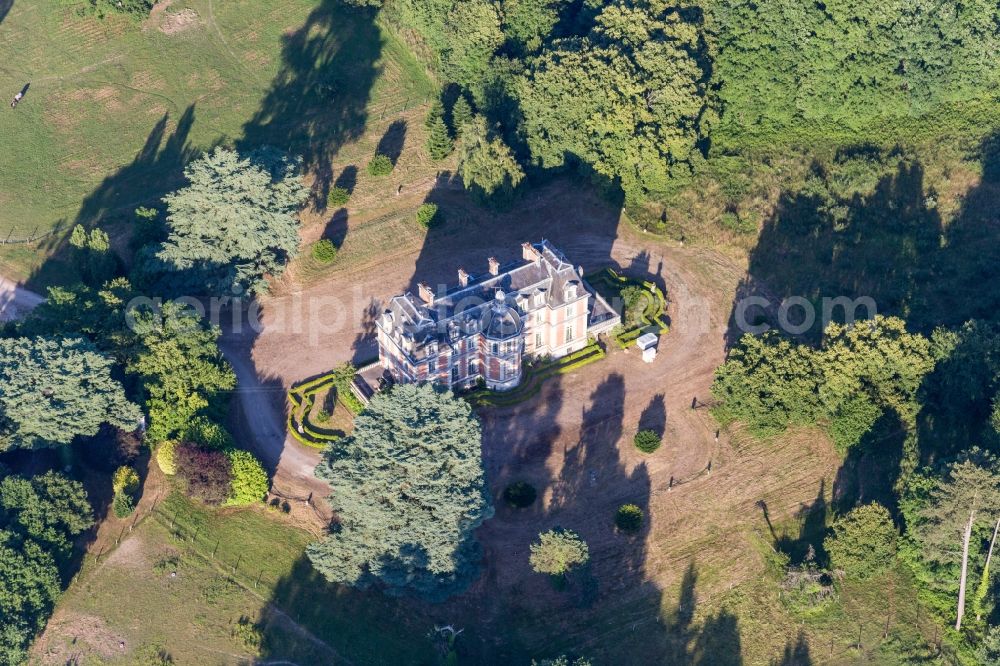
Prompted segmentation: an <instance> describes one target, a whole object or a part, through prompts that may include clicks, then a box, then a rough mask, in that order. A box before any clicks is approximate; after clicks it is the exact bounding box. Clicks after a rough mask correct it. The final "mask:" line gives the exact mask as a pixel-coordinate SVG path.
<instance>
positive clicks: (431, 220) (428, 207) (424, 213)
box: [417, 203, 438, 229]
mask: <svg viewBox="0 0 1000 666" xmlns="http://www.w3.org/2000/svg"><path fill="white" fill-rule="evenodd" d="M417 222H419V223H420V224H421V226H424V227H426V228H428V229H430V228H431V227H433V226H434V225H435V224H437V222H438V207H437V204H432V203H425V204H421V205H420V208H418V209H417Z"/></svg>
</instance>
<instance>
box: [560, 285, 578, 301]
mask: <svg viewBox="0 0 1000 666" xmlns="http://www.w3.org/2000/svg"><path fill="white" fill-rule="evenodd" d="M563 298H565V299H566V300H567V301H568V300H570V299H573V298H576V283H575V282H567V283H566V286H565V287H563Z"/></svg>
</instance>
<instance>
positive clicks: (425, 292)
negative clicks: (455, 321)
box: [417, 282, 434, 305]
mask: <svg viewBox="0 0 1000 666" xmlns="http://www.w3.org/2000/svg"><path fill="white" fill-rule="evenodd" d="M417 293H418V294H420V300H422V301H423V302H424V303H426V304H427V305H431V304H432V303H434V290H432V289H431V288H430V287H428V286H427V284H425V283H423V282H421V283H419V284H417Z"/></svg>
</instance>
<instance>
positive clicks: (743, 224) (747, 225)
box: [719, 211, 757, 235]
mask: <svg viewBox="0 0 1000 666" xmlns="http://www.w3.org/2000/svg"><path fill="white" fill-rule="evenodd" d="M719 224H720V225H721V226H722V228H723V229H728V230H729V231H732V232H733V233H737V234H741V235H749V234H752V233H755V232H756V231H757V223H756V222H755V221H754V220H753V219H752V218H750V217H741V216H740V215H738V214H736V213H733V212H731V211H730V212H726V213H723V214H722V217H720V218H719Z"/></svg>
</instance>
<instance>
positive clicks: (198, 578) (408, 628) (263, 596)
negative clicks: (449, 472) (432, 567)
mask: <svg viewBox="0 0 1000 666" xmlns="http://www.w3.org/2000/svg"><path fill="white" fill-rule="evenodd" d="M313 538H314V536H313V535H312V534H310V533H308V532H306V531H304V530H302V529H299V528H297V527H294V526H293V525H291V524H290V522H289V520H288V518H287V517H285V516H284V515H283V514H281V512H280V510H277V509H267V510H265V509H264V508H263V507H260V508H257V509H244V510H238V511H233V510H227V511H213V510H209V509H206V508H205V507H203V506H198V505H196V504H194V503H192V502H190V501H188V500H187V499H185V498H184V497H183V496H181V495H180V494H176V493H175V494H172V495H169V496H167V497H166V498H164V499H163V501H161V502H160V503H158V504H157V506H156V507H155V508H154V510H153V512H152V514H150V515H148V516H146V515H141V516H140V522H139V523H138V524H137V526H136V528H135V530H134V531H133V532H131V533H127V534H125V535H124V538H123V540H122V543H121V545H120V546H118V548H117V549H116V550H112V551H110V552H107V553H105V554H104V555H102V556H101V557H100V559H99V560H96V559H95V556H94V554H91V555H89V556H88V557H87V558H86V561H85V563H84V566H83V568H82V569H81V571H80V573H79V574H78V575H77V579H76V582H75V583H74V584H73V585H72V586H71V587H70V589H69V590H68V591H67V592H66V594H65V596H64V597H63V598H62V600H61V602H60V604H59V608H58V610H57V612H56V615H55V616H54V617H53V619H52V620H51V621H50V624H49V627H48V629H47V631H46V633H45V634H44V636H43V638H42V639H41V640H39V642H38V643H37V644H36V645H35V648H34V653H33V656H34V659H35V660H36V661H39V662H42V663H53V664H64V663H66V662H67V660H68V659H70V658H72V657H74V656H77V657H79V658H81V661H80V662H78V663H121V664H131V663H135V660H136V658H137V655H139V654H142V653H143V652H147V651H151V650H154V649H155V650H162V651H164V652H166V653H168V654H169V655H170V656H171V657H172V658H173V660H174V663H177V664H202V663H217V664H236V663H247V662H248V661H249V660H251V659H254V658H258V657H271V658H274V659H279V658H280V659H286V660H292V661H294V662H295V663H299V664H336V663H355V664H388V663H394V664H397V663H398V664H402V663H434V662H433V659H432V654H431V652H430V651H431V647H432V646H431V644H430V643H429V642H428V641H426V640H425V639H424V634H425V633H426V631H427V630H428V629H429V628H430V627H428V626H425V624H423V623H418V622H412V623H411V622H409V621H407V619H406V618H403V617H401V616H399V614H398V613H394V612H393V609H392V606H394V605H395V604H394V602H393V601H392V600H389V599H384V598H382V597H381V596H380V595H362V594H358V593H353V592H348V591H337V590H335V589H334V588H332V587H329V586H326V585H324V584H321V583H318V582H317V581H316V580H315V575H314V574H313V573H312V571H311V569H310V567H309V566H308V565H307V564H306V563H305V562H304V561H303V560H302V558H303V550H304V548H305V545H306V543H308V542H309V541H310V540H312V539H313ZM172 574H173V575H172ZM394 615H395V617H393V616H394ZM242 617H246V618H249V619H250V620H252V621H253V622H256V623H258V624H259V625H260V626H261V628H262V633H263V644H262V646H261V647H260V648H257V649H255V648H253V647H250V646H248V645H247V644H246V643H245V642H244V641H243V640H241V638H240V637H239V636H238V635H234V627H235V625H236V624H237V623H238V622H239V620H240V618H242ZM121 641H124V642H125V648H124V649H122V648H121V647H120V642H121Z"/></svg>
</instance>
